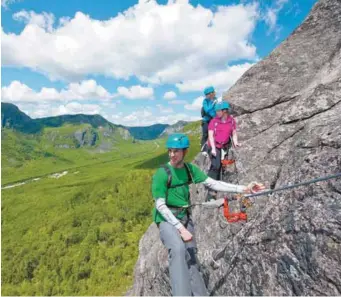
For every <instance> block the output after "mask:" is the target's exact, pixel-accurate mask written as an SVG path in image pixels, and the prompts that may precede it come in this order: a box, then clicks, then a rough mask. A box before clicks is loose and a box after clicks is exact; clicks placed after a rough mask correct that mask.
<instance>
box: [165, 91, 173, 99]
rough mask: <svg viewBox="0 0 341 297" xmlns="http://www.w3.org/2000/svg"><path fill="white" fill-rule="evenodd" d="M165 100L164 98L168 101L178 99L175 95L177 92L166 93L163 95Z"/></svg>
mask: <svg viewBox="0 0 341 297" xmlns="http://www.w3.org/2000/svg"><path fill="white" fill-rule="evenodd" d="M163 98H164V99H167V100H172V99H175V98H176V94H175V92H173V91H170V92H166V93H165V94H164V95H163Z"/></svg>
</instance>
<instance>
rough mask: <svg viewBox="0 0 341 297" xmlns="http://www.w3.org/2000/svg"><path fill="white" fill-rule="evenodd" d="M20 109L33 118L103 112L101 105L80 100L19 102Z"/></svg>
mask: <svg viewBox="0 0 341 297" xmlns="http://www.w3.org/2000/svg"><path fill="white" fill-rule="evenodd" d="M18 107H19V108H20V110H22V111H23V112H25V113H26V114H28V115H29V116H30V117H32V118H43V117H50V116H58V115H64V114H80V113H82V114H101V106H100V105H98V104H82V103H79V102H70V103H67V104H60V105H50V104H39V103H38V104H35V105H34V106H33V105H32V104H30V103H29V104H27V103H22V104H21V103H20V104H18Z"/></svg>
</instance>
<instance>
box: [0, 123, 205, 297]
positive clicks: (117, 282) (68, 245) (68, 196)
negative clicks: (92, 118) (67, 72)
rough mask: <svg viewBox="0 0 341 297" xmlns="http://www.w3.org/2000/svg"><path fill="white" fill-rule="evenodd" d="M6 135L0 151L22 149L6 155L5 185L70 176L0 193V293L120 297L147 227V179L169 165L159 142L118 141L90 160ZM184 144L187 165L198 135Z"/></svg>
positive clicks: (85, 153)
mask: <svg viewBox="0 0 341 297" xmlns="http://www.w3.org/2000/svg"><path fill="white" fill-rule="evenodd" d="M195 127H196V125H194V128H195ZM189 128H191V129H192V130H193V129H194V128H193V127H189ZM6 137H7V138H6V142H4V141H3V142H2V149H3V150H4V149H5V150H10V149H12V150H13V148H15V147H17V148H18V149H25V151H24V152H23V151H22V153H20V154H17V152H16V151H13V152H11V154H12V156H13V158H14V159H16V160H17V161H18V164H17V167H13V166H11V165H13V164H11V163H10V162H9V161H8V160H7V159H6V158H4V159H3V160H5V167H4V168H3V174H2V177H3V179H4V178H5V181H7V182H9V181H15V180H20V179H22V178H27V177H33V176H37V175H43V174H46V173H50V172H56V171H61V170H65V169H68V170H69V174H68V175H66V176H64V177H61V178H60V179H53V178H48V177H45V178H42V179H41V180H39V181H36V182H32V183H28V184H26V185H23V186H20V187H16V188H12V189H6V190H3V191H2V234H1V235H2V239H1V240H2V295H74V296H75V295H122V294H124V293H125V292H126V290H127V288H128V287H129V286H130V285H131V284H132V274H133V267H134V265H135V262H136V259H137V256H138V241H139V239H140V238H141V236H142V235H143V233H144V232H145V230H146V228H147V227H148V226H149V224H150V223H151V216H150V211H151V209H152V199H151V196H150V186H149V185H150V181H151V176H152V174H153V172H154V170H155V168H157V167H159V166H160V164H162V163H164V162H167V160H168V156H167V154H166V153H165V149H164V145H165V139H160V140H156V141H147V142H141V143H138V144H132V143H131V142H130V141H124V140H122V139H121V140H120V141H119V142H117V143H116V145H117V150H114V151H111V152H108V153H104V154H94V153H93V151H91V150H88V149H59V150H57V149H53V147H47V146H46V144H45V147H44V145H40V146H38V147H37V146H36V144H37V141H36V140H35V139H32V140H30V141H27V142H22V140H23V139H21V138H20V135H16V134H11V135H7V136H6ZM9 139H10V141H9ZM190 139H191V144H192V147H191V149H190V153H189V154H188V157H187V160H188V161H190V160H192V159H193V157H194V156H195V154H196V153H197V152H198V151H199V140H200V139H199V137H198V135H196V134H195V133H193V135H190ZM40 144H41V143H40ZM43 144H44V143H43ZM46 153H48V154H51V155H47V157H46ZM25 154H26V155H25ZM7 157H8V154H7ZM6 162H7V163H6ZM70 168H73V169H70ZM4 172H6V173H7V174H9V175H8V176H4Z"/></svg>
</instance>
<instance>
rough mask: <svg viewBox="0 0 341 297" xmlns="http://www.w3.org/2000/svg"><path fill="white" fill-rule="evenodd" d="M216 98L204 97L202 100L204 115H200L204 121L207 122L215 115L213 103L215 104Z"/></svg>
mask: <svg viewBox="0 0 341 297" xmlns="http://www.w3.org/2000/svg"><path fill="white" fill-rule="evenodd" d="M216 102H217V99H214V100H211V99H208V98H205V99H204V101H203V103H202V104H203V106H202V107H203V111H204V115H203V117H202V120H203V121H204V122H209V121H210V120H211V119H213V118H214V117H215V110H214V105H215V104H216Z"/></svg>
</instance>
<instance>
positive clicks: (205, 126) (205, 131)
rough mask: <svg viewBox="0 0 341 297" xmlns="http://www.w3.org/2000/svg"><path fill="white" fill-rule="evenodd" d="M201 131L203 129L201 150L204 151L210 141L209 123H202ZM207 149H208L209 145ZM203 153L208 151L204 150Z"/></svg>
mask: <svg viewBox="0 0 341 297" xmlns="http://www.w3.org/2000/svg"><path fill="white" fill-rule="evenodd" d="M201 129H202V136H201V149H202V148H203V146H204V145H205V143H206V142H207V139H208V122H205V121H202V122H201ZM205 147H207V145H206V146H205ZM202 151H207V150H202Z"/></svg>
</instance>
